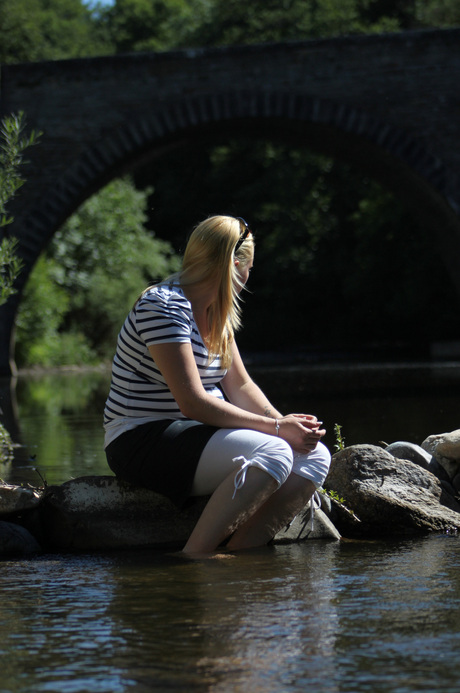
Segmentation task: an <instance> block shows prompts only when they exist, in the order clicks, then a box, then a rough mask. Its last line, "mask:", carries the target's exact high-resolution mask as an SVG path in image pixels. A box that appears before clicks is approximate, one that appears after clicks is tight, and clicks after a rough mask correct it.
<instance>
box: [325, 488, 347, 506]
mask: <svg viewBox="0 0 460 693" xmlns="http://www.w3.org/2000/svg"><path fill="white" fill-rule="evenodd" d="M320 490H321V493H324V495H325V496H329V498H332V499H333V500H335V501H337V503H340V504H344V503H345V498H342V496H340V495H339V494H338V493H337V491H333V490H331V489H327V490H326V489H324V488H322V489H320Z"/></svg>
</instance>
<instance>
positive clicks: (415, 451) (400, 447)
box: [385, 441, 450, 481]
mask: <svg viewBox="0 0 460 693" xmlns="http://www.w3.org/2000/svg"><path fill="white" fill-rule="evenodd" d="M385 449H386V451H387V452H389V453H390V455H393V457H398V458H399V459H400V460H410V461H411V462H415V464H418V465H419V466H420V467H422V468H423V469H427V470H428V471H429V472H431V473H432V474H434V475H435V476H437V477H438V479H440V480H441V481H448V480H449V479H450V477H449V475H448V474H447V472H446V470H445V469H444V467H441V465H440V464H439V462H437V461H436V460H435V458H434V457H433V455H432V454H431V452H427V451H426V450H424V449H423V448H422V447H421V446H420V445H415V444H414V443H407V442H405V441H397V442H396V443H391V444H390V445H388V447H387V448H385Z"/></svg>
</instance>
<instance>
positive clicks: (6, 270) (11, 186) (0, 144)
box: [0, 113, 40, 305]
mask: <svg viewBox="0 0 460 693" xmlns="http://www.w3.org/2000/svg"><path fill="white" fill-rule="evenodd" d="M25 124H26V123H25V116H24V114H23V113H19V114H18V115H11V116H9V117H6V118H4V119H3V120H2V121H1V123H0V229H2V238H1V242H0V305H3V303H5V302H6V301H7V299H8V298H9V296H11V295H12V294H13V293H14V291H15V289H14V286H13V285H14V281H15V279H16V277H17V276H18V274H19V272H20V270H21V262H20V260H19V258H18V257H17V255H16V249H17V241H16V239H15V238H14V237H13V236H10V235H9V234H8V231H9V228H7V227H9V226H10V225H11V224H12V222H13V218H12V217H10V216H9V215H8V214H7V209H6V208H7V205H8V203H9V202H10V201H11V200H12V199H13V198H14V196H15V195H16V193H17V192H18V190H19V189H20V188H21V186H22V185H23V184H24V183H25V180H24V178H23V177H22V176H21V175H20V173H19V169H20V167H21V165H22V164H23V163H24V152H25V151H26V149H27V148H28V147H30V146H32V145H33V144H36V142H38V139H39V137H40V135H39V133H35V132H34V131H32V132H31V133H30V134H29V135H25V134H24V130H25Z"/></svg>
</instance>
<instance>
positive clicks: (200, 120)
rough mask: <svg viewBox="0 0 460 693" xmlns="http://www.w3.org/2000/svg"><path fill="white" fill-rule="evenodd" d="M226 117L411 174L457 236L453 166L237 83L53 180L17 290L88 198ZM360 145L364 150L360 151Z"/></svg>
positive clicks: (294, 99)
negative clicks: (450, 169)
mask: <svg viewBox="0 0 460 693" xmlns="http://www.w3.org/2000/svg"><path fill="white" fill-rule="evenodd" d="M229 123H231V124H233V127H234V128H236V129H240V130H242V129H244V128H245V127H247V128H251V127H254V125H255V124H260V123H267V127H268V130H267V131H272V132H275V131H276V133H277V136H278V137H281V138H283V137H285V138H289V137H290V136H291V135H292V132H291V131H292V130H293V129H294V130H295V141H301V140H302V138H304V139H305V142H306V143H307V144H309V145H311V146H314V147H315V148H317V149H318V150H319V151H325V153H328V154H331V155H333V156H334V153H339V154H340V155H343V156H344V157H345V158H348V159H349V160H350V161H351V162H352V163H353V162H354V163H356V164H357V165H362V166H364V167H367V168H369V169H370V170H372V169H374V170H376V171H377V176H376V177H380V179H381V180H382V182H385V177H387V179H388V180H387V183H388V185H390V183H391V182H393V183H394V182H395V178H394V174H395V172H397V175H396V180H398V179H401V180H403V179H407V180H409V179H412V180H411V184H410V185H409V188H410V195H412V198H414V200H416V199H417V197H418V200H419V202H420V204H421V206H422V207H424V206H426V208H427V210H429V212H428V216H429V215H430V214H432V215H436V216H437V218H438V219H439V218H440V217H441V218H443V219H444V220H445V224H444V226H445V228H447V229H448V230H450V232H451V231H452V229H454V233H456V234H457V236H460V217H459V216H457V214H459V213H460V210H459V209H457V208H456V205H455V203H454V202H453V200H452V199H451V198H450V196H449V186H448V182H449V178H450V177H449V172H448V171H447V169H446V167H445V166H444V164H443V163H442V162H441V161H440V160H439V159H438V158H436V157H435V156H433V155H432V154H431V153H429V152H428V151H427V150H426V149H425V148H424V147H423V145H422V144H420V143H419V142H417V141H416V140H415V139H414V138H413V137H412V136H411V135H410V134H409V133H406V132H404V131H403V130H399V129H397V128H395V127H394V126H392V125H391V124H388V123H384V122H380V121H379V120H377V119H376V118H375V117H373V116H371V115H370V114H368V113H366V112H364V111H360V110H359V109H356V108H352V107H350V106H348V105H345V104H342V103H337V102H334V101H332V100H328V99H321V98H318V97H314V98H313V97H309V96H307V95H305V94H302V93H295V92H292V91H290V92H287V91H272V92H271V91H263V90H261V91H254V90H251V91H248V92H246V91H243V90H234V91H228V92H226V93H220V94H203V95H198V96H192V97H189V98H182V99H178V100H175V101H169V102H166V103H163V104H162V105H161V107H159V108H158V109H157V110H155V111H152V112H149V113H142V114H141V115H139V116H138V117H135V118H132V119H130V120H129V121H126V122H125V123H124V124H123V125H122V126H120V127H118V128H116V129H114V130H113V131H109V132H108V133H106V134H105V136H104V137H103V138H101V139H100V140H99V141H98V142H96V143H95V144H93V145H91V146H88V147H87V148H86V149H85V150H84V151H83V153H82V154H81V155H80V157H79V158H78V159H77V160H76V161H75V162H74V163H73V164H72V165H71V167H69V168H68V169H67V171H65V172H64V174H63V175H62V177H61V179H60V181H59V182H58V183H57V184H56V185H55V187H54V188H53V189H52V190H48V191H47V192H46V194H45V195H43V196H42V199H41V201H40V203H39V204H38V205H36V207H35V208H34V209H32V210H31V211H30V213H29V214H28V216H27V218H26V219H25V222H24V223H23V224H22V232H20V233H18V234H17V235H18V238H19V241H20V254H21V256H22V259H23V262H24V271H23V272H22V273H21V275H20V277H19V280H18V289H19V292H20V290H21V289H22V288H23V286H24V285H25V283H26V281H27V278H28V275H29V273H30V270H31V269H32V267H33V265H34V263H35V261H36V260H37V259H38V256H39V255H40V253H41V252H42V251H43V249H44V248H45V247H46V245H47V244H48V242H49V241H50V240H51V238H52V236H53V234H54V233H55V232H56V230H57V229H58V228H59V227H60V226H61V224H62V223H63V222H64V221H65V219H66V218H67V217H68V216H70V215H71V214H72V213H73V212H74V211H75V209H76V208H77V207H78V206H79V205H80V204H81V203H82V202H83V201H84V200H85V199H87V198H88V197H89V196H90V195H92V194H93V193H94V192H96V191H97V190H98V189H100V188H101V187H103V186H104V185H105V184H107V183H108V182H109V181H110V180H111V179H113V178H115V177H117V176H118V175H121V174H122V173H123V172H125V171H128V170H130V169H132V168H134V167H135V166H136V164H138V163H139V162H141V161H142V160H143V158H144V157H145V156H146V155H147V154H149V155H151V153H152V152H155V151H157V152H158V153H161V152H162V151H167V148H168V146H172V145H174V143H175V141H177V140H179V139H182V138H183V137H184V136H190V137H193V136H194V134H195V133H197V132H198V131H200V132H203V133H212V132H213V131H215V130H216V128H217V129H219V128H220V129H222V127H225V126H227V125H228V124H229ZM318 138H319V140H318ZM357 144H359V146H358V147H357ZM356 149H358V150H359V156H356V157H355V156H354V153H353V152H354V151H355V150H356ZM328 150H329V151H328ZM366 152H367V153H368V154H369V156H368V157H366ZM363 153H364V155H363ZM366 159H368V161H366ZM374 159H375V161H374ZM369 160H372V162H373V163H372V162H371V163H369ZM376 164H377V165H376ZM379 170H380V175H379ZM382 171H383V173H382ZM385 171H386V174H385ZM390 187H391V185H390ZM417 187H418V188H419V190H420V194H419V195H417ZM409 188H408V189H409ZM427 191H428V192H429V194H428V196H427ZM422 216H426V214H423V215H422ZM448 241H449V235H448V233H447V236H446V239H445V243H444V244H441V245H442V247H441V251H442V250H443V249H444V250H446V251H447V252H446V254H445V259H446V264H447V266H448V269H449V270H452V272H451V273H452V278H454V277H453V275H454V274H455V280H454V281H455V282H456V285H457V288H458V290H459V293H460V284H459V279H458V277H457V267H458V257H459V256H458V254H457V255H455V253H454V257H452V252H451V248H450V246H449V242H448ZM454 269H455V271H454ZM19 300H20V293H18V294H17V295H16V296H13V298H12V299H10V301H9V302H8V304H7V306H6V307H5V306H4V307H3V308H6V310H4V311H3V312H0V327H1V330H0V333H1V334H2V340H3V339H5V342H4V344H3V348H2V345H1V344H0V372H7V371H9V370H10V368H14V366H12V365H11V364H10V366H7V359H6V358H5V355H6V354H8V353H9V349H10V346H9V345H10V342H11V333H12V328H13V323H14V316H15V313H16V310H17V306H18V304H19ZM6 343H7V344H8V347H7V348H5V346H6ZM2 353H3V359H2ZM8 358H9V357H8Z"/></svg>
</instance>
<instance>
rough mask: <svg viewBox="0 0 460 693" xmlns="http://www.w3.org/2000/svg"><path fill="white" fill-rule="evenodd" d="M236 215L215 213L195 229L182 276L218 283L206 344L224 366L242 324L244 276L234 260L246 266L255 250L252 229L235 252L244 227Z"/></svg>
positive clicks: (189, 280)
mask: <svg viewBox="0 0 460 693" xmlns="http://www.w3.org/2000/svg"><path fill="white" fill-rule="evenodd" d="M242 227H243V224H242V223H241V222H240V220H238V219H236V218H235V217H228V216H213V217H209V218H208V219H205V220H204V221H202V222H201V223H200V224H198V226H196V227H195V229H194V230H193V232H192V234H191V236H190V238H189V241H188V243H187V247H186V249H185V253H184V257H183V261H182V269H181V271H180V272H179V280H180V283H181V285H182V286H187V285H191V284H204V285H209V286H210V287H211V286H212V287H216V286H217V294H216V299H215V301H213V303H212V304H211V305H210V307H209V309H208V327H209V334H208V337H207V340H206V346H207V348H208V351H209V357H210V360H212V359H213V358H215V357H217V356H219V357H220V359H221V362H222V366H223V367H224V368H228V367H229V366H230V364H231V350H230V344H231V343H232V341H233V339H234V335H235V332H236V331H237V330H238V329H239V328H240V327H241V305H240V296H239V291H238V289H241V280H240V278H239V276H238V272H237V269H236V266H235V260H236V259H238V260H239V261H240V263H241V264H242V265H243V267H244V266H245V264H247V263H248V262H250V261H251V259H252V256H253V253H254V238H253V236H252V234H251V233H250V232H249V234H248V235H247V237H246V238H245V240H244V242H243V243H242V244H241V245H240V247H239V248H238V250H237V252H236V253H235V246H236V244H237V242H238V240H239V239H240V238H241V234H242V231H244V228H242Z"/></svg>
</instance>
